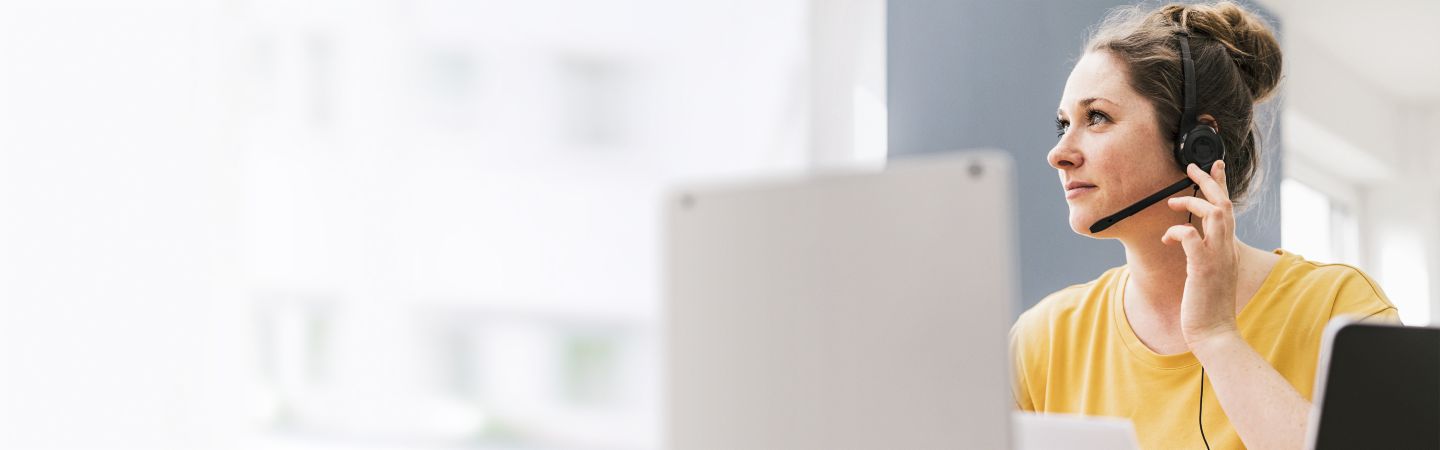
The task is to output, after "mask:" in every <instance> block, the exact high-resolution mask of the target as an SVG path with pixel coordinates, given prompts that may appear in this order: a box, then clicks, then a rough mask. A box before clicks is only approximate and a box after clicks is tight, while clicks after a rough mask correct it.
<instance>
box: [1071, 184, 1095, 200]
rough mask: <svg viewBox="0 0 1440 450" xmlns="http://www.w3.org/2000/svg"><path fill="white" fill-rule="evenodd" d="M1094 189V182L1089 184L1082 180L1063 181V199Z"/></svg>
mask: <svg viewBox="0 0 1440 450" xmlns="http://www.w3.org/2000/svg"><path fill="white" fill-rule="evenodd" d="M1095 189H1097V187H1096V186H1095V185H1094V184H1090V183H1087V182H1084V181H1071V182H1069V183H1065V199H1066V200H1069V199H1073V198H1075V197H1079V196H1081V195H1084V194H1085V193H1087V192H1090V191H1093V190H1095Z"/></svg>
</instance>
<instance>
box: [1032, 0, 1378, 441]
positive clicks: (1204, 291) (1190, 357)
mask: <svg viewBox="0 0 1440 450" xmlns="http://www.w3.org/2000/svg"><path fill="white" fill-rule="evenodd" d="M1182 41H1183V44H1184V46H1185V47H1187V48H1184V49H1183V51H1182ZM1085 50H1086V51H1085V53H1084V56H1083V57H1081V59H1080V60H1079V62H1077V63H1076V65H1075V68H1074V70H1073V71H1072V72H1071V74H1070V77H1069V79H1068V80H1067V81H1066V83H1065V91H1064V94H1063V95H1062V98H1061V99H1060V108H1059V110H1058V111H1057V114H1058V119H1057V125H1058V128H1059V130H1058V132H1059V141H1058V142H1057V143H1056V144H1055V147H1054V148H1053V149H1051V150H1050V153H1049V155H1048V159H1049V162H1050V165H1051V166H1053V167H1055V168H1056V169H1057V170H1058V172H1059V176H1060V184H1061V186H1062V188H1063V189H1065V199H1066V202H1067V203H1068V204H1069V207H1070V219H1069V220H1070V226H1071V228H1072V229H1074V230H1075V232H1076V233H1080V234H1083V235H1088V236H1090V237H1094V238H1098V239H1116V240H1119V241H1120V243H1121V244H1123V245H1124V246H1125V259H1126V264H1125V265H1123V266H1120V267H1116V268H1113V269H1110V270H1108V271H1106V272H1104V273H1103V274H1102V275H1100V277H1099V278H1097V279H1095V280H1094V281H1091V282H1089V283H1085V284H1081V285H1076V286H1071V287H1068V288H1065V289H1063V290H1061V291H1059V292H1056V293H1054V294H1052V295H1050V296H1048V297H1046V298H1045V299H1044V300H1042V301H1041V302H1040V303H1039V304H1037V305H1035V307H1033V308H1031V309H1030V310H1029V311H1027V312H1025V313H1024V314H1023V315H1021V316H1020V318H1019V320H1018V321H1017V322H1016V323H1015V326H1014V328H1013V329H1012V331H1011V339H1012V345H1013V347H1014V348H1013V349H1012V351H1013V354H1014V362H1015V375H1016V392H1015V395H1016V400H1017V402H1018V404H1019V407H1020V408H1021V409H1023V410H1028V411H1036V412H1048V413H1072V414H1087V415H1101V416H1116V417H1125V418H1129V419H1131V420H1132V421H1133V422H1134V424H1135V428H1136V433H1137V434H1138V437H1139V439H1140V443H1141V445H1142V446H1143V447H1145V448H1166V449H1168V448H1242V447H1245V446H1249V447H1252V448H1262V449H1285V448H1299V447H1301V446H1302V445H1303V443H1304V440H1305V427H1306V422H1307V419H1308V415H1309V411H1310V402H1309V399H1310V398H1311V394H1312V390H1313V387H1314V386H1313V384H1314V378H1315V366H1316V360H1317V358H1318V353H1319V346H1320V336H1321V333H1322V331H1323V329H1324V328H1325V325H1326V323H1328V322H1329V321H1330V319H1331V318H1333V317H1336V316H1339V315H1355V316H1359V317H1363V318H1368V319H1370V320H1384V321H1391V322H1398V321H1399V319H1398V317H1399V316H1398V314H1397V311H1396V309H1395V307H1394V305H1392V304H1391V303H1390V302H1389V300H1387V299H1386V298H1385V296H1384V294H1383V293H1382V292H1381V291H1380V288H1379V287H1378V286H1376V285H1375V283H1374V282H1373V281H1372V280H1370V278H1368V277H1367V276H1366V275H1365V274H1364V273H1362V272H1360V271H1359V270H1357V269H1355V268H1353V267H1350V266H1345V265H1338V264H1322V263H1316V262H1311V261H1306V260H1305V259H1303V258H1302V257H1300V256H1299V255H1296V254H1293V253H1289V252H1286V251H1284V250H1278V249H1277V250H1275V251H1273V252H1267V251H1264V250H1260V249H1257V248H1255V247H1252V246H1250V245H1247V244H1245V243H1244V242H1241V241H1239V240H1238V239H1236V237H1235V219H1234V217H1235V211H1236V210H1237V209H1238V208H1240V207H1242V206H1243V205H1244V203H1245V200H1246V199H1247V198H1248V197H1249V196H1248V194H1250V193H1251V192H1250V190H1251V188H1252V187H1253V186H1256V185H1258V183H1257V182H1255V181H1254V180H1255V176H1256V174H1257V173H1259V171H1258V170H1257V164H1258V163H1259V161H1260V160H1261V158H1260V155H1259V151H1260V148H1258V145H1257V144H1258V142H1259V141H1258V139H1256V133H1255V126H1254V118H1253V117H1252V116H1253V113H1254V106H1255V104H1256V103H1258V102H1261V101H1264V100H1266V99H1268V98H1269V97H1270V96H1271V94H1272V93H1273V92H1274V90H1275V87H1276V84H1277V83H1278V82H1279V80H1280V49H1279V45H1278V44H1277V43H1276V41H1275V37H1274V34H1273V33H1272V32H1271V30H1270V29H1269V28H1268V26H1267V25H1265V23H1264V22H1263V21H1262V20H1260V19H1259V18H1258V17H1257V16H1256V15H1254V14H1253V13H1251V12H1249V11H1246V10H1245V9H1243V8H1241V7H1240V6H1237V5H1235V4H1232V3H1228V2H1222V3H1217V4H1210V5H1167V6H1164V7H1161V8H1159V9H1155V10H1144V9H1141V8H1139V7H1132V8H1126V9H1121V10H1117V11H1115V12H1113V13H1112V14H1111V15H1110V17H1108V18H1107V19H1106V20H1105V22H1103V23H1102V24H1101V25H1100V27H1099V28H1098V29H1097V30H1096V31H1095V32H1094V34H1093V35H1092V37H1091V38H1090V39H1089V42H1088V43H1087V44H1086V47H1085ZM1182 54H1188V55H1189V56H1190V59H1192V60H1193V62H1194V65H1193V73H1190V74H1189V75H1188V76H1190V77H1193V80H1194V83H1195V93H1194V94H1195V95H1194V100H1193V102H1194V103H1193V106H1192V107H1193V111H1194V113H1193V114H1192V115H1190V116H1189V117H1191V118H1192V121H1193V122H1195V123H1196V126H1203V127H1206V128H1207V131H1208V132H1210V133H1213V134H1214V135H1218V139H1219V140H1220V141H1222V142H1223V144H1224V146H1223V147H1224V156H1223V158H1222V159H1221V160H1220V161H1218V162H1215V163H1214V164H1213V167H1211V168H1210V170H1209V171H1208V172H1207V171H1205V170H1202V169H1201V168H1200V167H1199V166H1197V165H1195V164H1189V165H1182V164H1180V163H1177V158H1176V157H1175V156H1174V154H1173V153H1172V148H1175V147H1176V142H1177V140H1182V141H1183V137H1182V136H1183V134H1184V133H1186V132H1187V130H1188V129H1181V128H1183V127H1181V126H1179V124H1181V123H1182V121H1183V120H1184V117H1182V115H1183V114H1182V111H1183V110H1184V108H1185V106H1184V105H1185V104H1186V101H1185V96H1184V93H1183V91H1182V89H1183V86H1184V85H1185V83H1184V79H1185V76H1186V75H1185V74H1186V72H1185V71H1184V69H1183V64H1182V59H1183V58H1182V56H1183V55H1182ZM1197 129H1198V128H1197ZM1186 177H1188V178H1189V179H1190V180H1193V181H1194V183H1195V184H1196V185H1197V189H1196V190H1195V191H1192V190H1191V189H1184V190H1183V191H1181V192H1180V194H1177V195H1174V196H1171V197H1169V198H1168V199H1164V200H1162V201H1159V202H1158V204H1155V205H1153V206H1151V207H1146V208H1144V209H1141V210H1140V211H1139V212H1138V213H1136V214H1134V215H1132V216H1129V217H1128V218H1125V219H1123V220H1120V221H1119V222H1116V223H1114V224H1113V226H1110V227H1109V228H1105V229H1103V230H1101V231H1098V232H1092V231H1091V229H1092V224H1096V223H1097V222H1100V221H1101V219H1103V218H1105V217H1107V216H1109V215H1111V214H1112V213H1115V212H1116V211H1120V210H1122V209H1125V208H1126V207H1127V206H1130V205H1132V204H1134V203H1136V202H1137V200H1140V199H1142V198H1144V197H1146V196H1148V195H1151V194H1152V193H1155V192H1156V191H1159V190H1161V189H1162V188H1164V187H1165V186H1168V185H1172V184H1173V183H1175V182H1176V181H1177V180H1182V179H1184V178H1186Z"/></svg>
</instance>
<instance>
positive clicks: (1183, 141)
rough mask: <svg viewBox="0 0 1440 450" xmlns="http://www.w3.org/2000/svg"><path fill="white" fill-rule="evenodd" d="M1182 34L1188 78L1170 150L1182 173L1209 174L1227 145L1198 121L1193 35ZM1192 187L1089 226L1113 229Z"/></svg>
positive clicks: (1171, 190) (1176, 188)
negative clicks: (1197, 171)
mask: <svg viewBox="0 0 1440 450" xmlns="http://www.w3.org/2000/svg"><path fill="white" fill-rule="evenodd" d="M1179 35H1180V39H1179V40H1180V70H1181V75H1182V76H1183V77H1184V79H1185V87H1184V92H1183V95H1184V98H1185V104H1184V109H1182V110H1181V113H1180V126H1179V133H1178V134H1177V136H1178V137H1177V138H1176V139H1175V147H1174V149H1173V150H1171V151H1172V152H1173V153H1174V155H1175V163H1176V164H1179V165H1180V170H1182V171H1183V170H1185V168H1186V167H1189V166H1190V164H1195V165H1196V166H1199V167H1200V170H1204V171H1205V172H1206V173H1209V172H1210V166H1212V165H1214V164H1215V161H1219V160H1221V159H1223V158H1225V142H1224V141H1223V140H1221V139H1220V134H1219V133H1217V132H1216V131H1215V129H1214V128H1210V126H1208V125H1205V124H1203V123H1200V122H1199V120H1198V119H1197V118H1196V117H1197V114H1196V111H1195V60H1194V59H1191V58H1190V33H1188V32H1181V33H1179ZM1191 186H1195V182H1194V181H1193V180H1191V179H1190V177H1188V176H1187V177H1185V179H1182V180H1180V181H1177V182H1175V184H1172V185H1170V186H1169V187H1167V188H1165V189H1161V190H1160V192H1156V193H1154V194H1152V195H1150V196H1149V197H1145V198H1144V199H1141V200H1140V201H1138V202H1135V204H1133V205H1130V206H1129V207H1127V208H1125V209H1122V210H1120V212H1117V213H1115V214H1112V215H1110V216H1108V217H1105V218H1103V219H1100V221H1098V222H1095V224H1094V225H1091V226H1090V232H1091V233H1099V232H1101V231H1105V229H1106V228H1110V226H1111V225H1115V224H1116V223H1117V222H1120V221H1121V220H1123V219H1125V218H1127V217H1130V216H1133V215H1135V213H1138V212H1140V211H1141V210H1144V209H1145V208H1146V207H1149V206H1150V205H1153V204H1155V203H1156V202H1159V201H1160V200H1164V199H1166V198H1169V197H1170V196H1171V195H1175V193H1176V192H1180V191H1182V190H1184V189H1185V188H1188V187H1191Z"/></svg>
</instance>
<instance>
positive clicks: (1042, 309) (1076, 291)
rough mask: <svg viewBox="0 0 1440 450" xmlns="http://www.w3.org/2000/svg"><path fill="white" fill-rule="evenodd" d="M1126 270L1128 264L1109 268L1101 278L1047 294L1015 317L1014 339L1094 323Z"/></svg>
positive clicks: (1043, 337) (1040, 336)
mask: <svg viewBox="0 0 1440 450" xmlns="http://www.w3.org/2000/svg"><path fill="white" fill-rule="evenodd" d="M1123 274H1124V267H1123V266H1122V267H1116V268H1113V269H1110V270H1108V271H1106V272H1105V273H1104V274H1102V275H1100V277H1099V278H1096V279H1094V280H1091V281H1089V282H1086V283H1081V284H1076V285H1071V286H1068V287H1066V288H1064V289H1061V290H1058V291H1055V292H1054V293H1051V294H1050V295H1047V296H1045V298H1043V299H1041V300H1040V302H1039V303H1036V304H1035V306H1032V307H1030V309H1028V310H1026V311H1025V312H1024V313H1021V314H1020V317H1019V318H1018V319H1016V320H1015V325H1014V326H1012V327H1011V329H1010V334H1011V338H1012V341H1017V343H1022V342H1025V341H1029V342H1035V341H1037V340H1048V338H1049V337H1050V336H1052V335H1055V334H1057V333H1058V334H1063V333H1065V332H1067V331H1068V330H1070V329H1073V328H1074V327H1076V326H1087V327H1088V324H1093V323H1094V322H1095V320H1096V319H1097V316H1098V315H1099V314H1102V311H1103V310H1105V306H1106V305H1105V302H1106V301H1107V300H1108V299H1109V292H1110V291H1111V289H1112V288H1113V286H1114V285H1116V284H1117V283H1118V282H1119V280H1120V278H1121V277H1122V276H1123Z"/></svg>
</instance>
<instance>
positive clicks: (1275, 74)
mask: <svg viewBox="0 0 1440 450" xmlns="http://www.w3.org/2000/svg"><path fill="white" fill-rule="evenodd" d="M1165 9H1166V10H1168V11H1167V12H1171V13H1173V14H1174V15H1175V16H1179V17H1174V18H1175V19H1178V20H1176V22H1177V23H1178V24H1179V25H1180V27H1181V28H1182V29H1185V30H1189V31H1191V32H1194V33H1197V34H1203V35H1207V36H1210V37H1212V38H1214V39H1215V40H1216V41H1217V42H1219V43H1220V44H1221V45H1223V46H1224V47H1225V49H1226V51H1228V52H1229V53H1230V58H1231V59H1232V60H1233V61H1234V62H1235V67H1237V68H1239V69H1240V74H1241V76H1242V78H1243V79H1244V80H1245V86H1246V87H1248V88H1250V93H1251V95H1253V96H1254V97H1255V102H1256V103H1259V102H1263V101H1265V100H1267V99H1269V98H1270V96H1271V95H1272V94H1274V92H1275V87H1276V86H1277V85H1279V84H1280V43H1279V42H1278V41H1276V39H1275V34H1274V33H1273V32H1271V31H1270V26H1269V25H1268V24H1267V23H1266V22H1265V20H1264V19H1262V18H1261V17H1260V16H1259V15H1257V14H1255V13H1253V12H1250V11H1249V10H1246V9H1245V8H1243V7H1241V6H1240V5H1237V4H1235V3H1231V2H1228V1H1222V2H1219V3H1214V4H1208V5H1205V4H1202V5H1188V6H1187V5H1170V7H1167V8H1165ZM1172 17H1173V16H1172Z"/></svg>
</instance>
